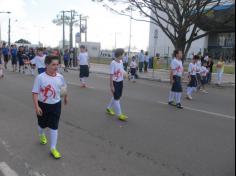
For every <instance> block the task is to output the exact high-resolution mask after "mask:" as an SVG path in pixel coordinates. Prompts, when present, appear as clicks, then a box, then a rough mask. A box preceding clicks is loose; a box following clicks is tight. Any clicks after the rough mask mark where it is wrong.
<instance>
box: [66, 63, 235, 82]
mask: <svg viewBox="0 0 236 176" xmlns="http://www.w3.org/2000/svg"><path fill="white" fill-rule="evenodd" d="M70 69H72V70H78V68H77V67H74V68H70ZM90 72H91V73H97V74H107V75H108V74H109V65H105V64H94V63H91V68H90ZM138 75H139V79H145V80H152V81H159V82H169V81H170V79H169V71H168V70H157V71H154V72H153V70H152V69H149V70H148V73H138ZM187 75H188V74H187V73H185V75H184V82H187V81H188V79H187ZM216 82H217V81H216V74H215V73H213V75H212V83H213V84H215V83H216ZM222 84H227V85H228V84H230V85H234V84H235V74H224V76H223V81H222Z"/></svg>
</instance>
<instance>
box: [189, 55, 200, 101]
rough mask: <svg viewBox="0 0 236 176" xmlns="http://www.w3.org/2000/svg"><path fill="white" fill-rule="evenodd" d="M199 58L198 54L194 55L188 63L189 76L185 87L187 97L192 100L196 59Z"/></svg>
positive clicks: (194, 86)
mask: <svg viewBox="0 0 236 176" xmlns="http://www.w3.org/2000/svg"><path fill="white" fill-rule="evenodd" d="M198 60H199V56H197V55H196V56H194V57H193V60H192V62H191V63H190V64H189V67H188V74H189V75H188V77H189V84H188V88H187V99H188V100H192V99H193V97H192V93H193V92H194V91H197V64H196V63H197V61H198Z"/></svg>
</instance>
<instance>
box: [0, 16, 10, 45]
mask: <svg viewBox="0 0 236 176" xmlns="http://www.w3.org/2000/svg"><path fill="white" fill-rule="evenodd" d="M0 13H6V14H11V12H0ZM0 38H1V37H0ZM8 45H9V46H10V45H11V18H9V21H8Z"/></svg>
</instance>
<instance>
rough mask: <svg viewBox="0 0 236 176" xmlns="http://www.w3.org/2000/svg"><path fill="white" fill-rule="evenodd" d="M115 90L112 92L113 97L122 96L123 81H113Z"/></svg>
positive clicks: (118, 97) (116, 98)
mask: <svg viewBox="0 0 236 176" xmlns="http://www.w3.org/2000/svg"><path fill="white" fill-rule="evenodd" d="M113 85H114V88H115V92H114V99H115V100H119V99H120V98H121V97H122V93H123V81H121V82H115V81H114V82H113Z"/></svg>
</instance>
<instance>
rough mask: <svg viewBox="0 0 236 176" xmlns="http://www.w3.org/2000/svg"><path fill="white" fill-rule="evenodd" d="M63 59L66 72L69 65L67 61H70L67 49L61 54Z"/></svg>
mask: <svg viewBox="0 0 236 176" xmlns="http://www.w3.org/2000/svg"><path fill="white" fill-rule="evenodd" d="M63 59H64V64H65V69H64V71H65V72H68V67H69V61H70V53H69V50H68V49H67V50H65V53H64V55H63Z"/></svg>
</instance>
